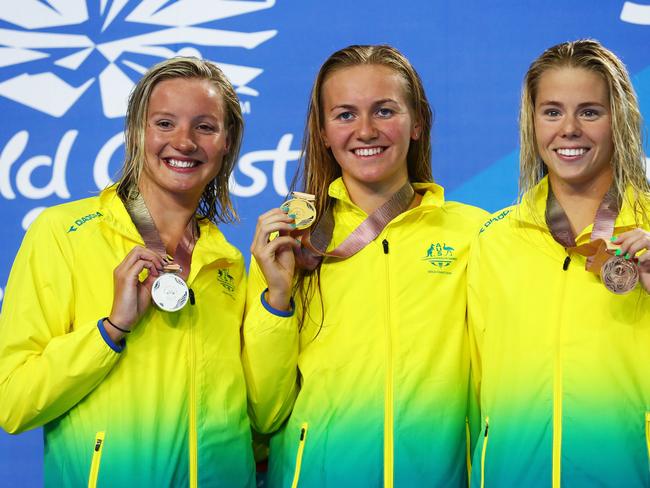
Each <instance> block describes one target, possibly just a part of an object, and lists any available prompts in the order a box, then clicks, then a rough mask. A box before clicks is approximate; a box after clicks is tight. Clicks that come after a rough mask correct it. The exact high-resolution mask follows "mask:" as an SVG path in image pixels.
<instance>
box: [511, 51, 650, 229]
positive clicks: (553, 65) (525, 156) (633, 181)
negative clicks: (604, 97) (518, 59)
mask: <svg viewBox="0 0 650 488" xmlns="http://www.w3.org/2000/svg"><path fill="white" fill-rule="evenodd" d="M560 68H581V69H585V70H587V71H590V72H592V73H596V74H598V75H599V76H600V77H601V78H602V79H603V80H604V81H605V84H606V85H607V89H608V94H609V110H610V113H611V121H612V122H611V124H612V142H613V146H614V152H613V154H612V161H611V165H612V169H613V174H614V186H615V188H616V191H617V193H618V195H619V197H620V198H623V197H624V196H625V194H626V188H627V187H628V186H630V187H631V188H632V190H633V197H632V198H633V201H630V202H627V203H628V204H630V205H631V206H633V208H635V210H637V211H639V210H640V211H641V215H643V218H644V219H646V218H647V217H646V216H647V211H646V208H645V205H644V203H643V198H641V196H642V195H644V194H647V193H648V192H649V191H650V185H648V180H647V178H646V162H645V157H644V154H643V141H642V136H641V127H642V119H641V112H640V110H639V102H638V100H637V97H636V94H635V92H634V88H633V87H632V82H631V81H630V77H629V75H628V72H627V70H626V68H625V65H624V64H623V63H622V62H621V60H620V59H619V58H618V57H617V56H616V55H615V54H614V53H612V52H611V51H610V50H608V49H607V48H605V47H604V46H603V45H602V44H600V43H599V42H598V41H595V40H592V39H582V40H578V41H572V42H563V43H562V44H558V45H556V46H553V47H551V48H549V49H547V50H546V51H544V53H542V55H541V56H540V57H538V58H537V59H536V60H535V61H533V63H532V64H531V65H530V68H529V69H528V72H527V73H526V77H525V78H524V84H523V90H522V94H521V111H520V114H519V136H520V158H519V162H520V164H519V169H520V172H519V200H520V201H521V200H522V199H523V198H524V194H525V193H526V192H527V191H528V190H530V189H531V188H533V187H534V186H535V185H536V184H537V183H538V182H539V181H540V180H541V179H542V178H543V177H544V176H545V175H546V173H547V169H546V165H545V164H544V162H543V161H542V159H541V157H540V155H539V152H538V150H537V139H536V137H535V98H536V97H537V90H538V87H539V81H540V79H541V77H542V75H543V74H544V73H545V72H546V71H548V70H551V69H560Z"/></svg>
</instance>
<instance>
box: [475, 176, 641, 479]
mask: <svg viewBox="0 0 650 488" xmlns="http://www.w3.org/2000/svg"><path fill="white" fill-rule="evenodd" d="M547 193H548V183H547V180H546V179H544V180H543V181H542V182H541V183H540V184H539V185H537V186H536V187H535V188H534V189H533V190H531V192H530V193H529V194H527V195H526V197H525V200H524V203H523V204H521V205H517V206H514V207H510V208H507V209H504V210H503V211H501V212H497V213H495V214H494V215H493V216H492V217H491V218H490V219H489V220H488V221H487V222H486V224H485V225H484V226H483V227H482V229H481V232H480V233H479V236H478V238H477V241H476V243H475V244H474V245H473V246H472V253H471V258H470V263H469V265H468V283H469V292H468V307H469V317H470V338H471V344H472V372H473V378H474V385H475V388H476V391H477V392H479V395H480V406H481V417H482V425H481V427H480V435H479V436H478V437H479V442H478V445H477V448H476V449H475V451H474V457H473V461H474V462H473V467H474V469H473V472H472V486H473V487H475V488H478V487H482V486H485V487H495V486H497V487H500V488H510V487H512V488H514V487H517V488H518V487H522V486H525V487H527V488H535V487H544V488H547V487H553V488H558V487H560V486H562V487H590V486H600V487H611V488H614V487H621V486H625V487H626V488H639V487H646V488H647V487H650V471H649V463H648V455H649V449H650V296H649V295H648V294H647V293H646V292H645V291H644V290H643V288H642V287H641V286H639V287H637V288H636V289H635V290H634V291H633V292H632V293H630V294H628V295H615V294H613V293H611V292H609V291H608V290H607V289H606V288H605V287H604V286H603V284H602V283H601V281H600V278H599V277H598V276H597V275H596V274H594V273H591V272H589V271H586V270H585V258H584V257H583V256H581V255H579V254H577V253H575V252H569V253H567V251H565V249H564V248H563V247H562V246H561V245H560V244H558V243H557V242H556V241H555V240H554V239H553V238H552V236H551V234H550V231H549V230H548V228H547V226H546V223H545V219H544V212H545V208H546V197H547ZM628 197H629V194H628ZM527 201H532V202H533V203H532V204H533V206H534V208H535V212H531V209H530V206H529V205H528V204H527V203H526V202H527ZM636 226H637V225H636V224H635V215H634V213H633V211H632V209H631V208H630V206H629V205H628V203H627V200H626V201H625V203H624V205H623V208H622V210H621V212H620V214H619V216H618V218H617V220H616V222H615V230H614V233H615V235H618V234H620V233H622V232H625V231H627V230H631V229H633V228H635V227H636ZM591 229H592V226H589V227H587V228H586V229H585V230H584V231H583V232H582V233H581V234H580V235H579V236H578V237H577V239H576V241H577V243H578V244H583V243H586V242H588V241H589V240H590V234H591ZM486 424H487V425H486ZM486 433H487V434H486ZM474 434H475V435H476V434H479V432H478V431H476V432H475V433H474ZM482 478H483V479H482Z"/></svg>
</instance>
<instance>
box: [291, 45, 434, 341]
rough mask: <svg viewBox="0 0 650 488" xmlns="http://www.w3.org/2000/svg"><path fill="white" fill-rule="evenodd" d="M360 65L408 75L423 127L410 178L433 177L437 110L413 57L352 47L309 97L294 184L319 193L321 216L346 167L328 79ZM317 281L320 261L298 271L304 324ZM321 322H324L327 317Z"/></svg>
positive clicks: (333, 61)
mask: <svg viewBox="0 0 650 488" xmlns="http://www.w3.org/2000/svg"><path fill="white" fill-rule="evenodd" d="M361 65H371V66H372V65H376V66H385V67H387V68H390V69H392V70H393V71H394V72H395V73H397V74H398V75H399V76H400V78H401V79H402V80H403V82H404V94H405V97H406V101H407V103H408V106H409V109H410V111H411V115H412V117H413V120H414V121H415V122H416V123H417V124H419V126H420V129H421V135H420V137H419V138H418V139H417V140H411V143H410V145H409V149H408V153H407V157H406V162H407V168H408V177H409V181H411V182H429V181H433V177H432V175H431V125H432V123H433V115H432V112H431V107H430V106H429V102H428V100H427V97H426V94H425V92H424V86H423V85H422V80H421V79H420V76H419V75H418V74H417V72H416V71H415V69H414V68H413V66H412V65H411V63H410V62H409V60H408V59H406V57H405V56H404V55H403V54H402V53H400V52H399V51H398V50H397V49H395V48H394V47H391V46H387V45H352V46H348V47H346V48H343V49H341V50H339V51H336V52H335V53H333V54H332V55H331V56H330V57H329V58H327V60H326V61H325V62H324V63H323V65H322V66H321V68H320V70H319V71H318V75H317V76H316V80H315V81H314V85H313V87H312V90H311V96H310V99H309V107H308V111H307V123H306V126H305V132H304V136H303V143H302V147H303V150H304V152H303V155H302V158H301V161H300V166H299V169H298V172H297V173H296V176H295V178H294V181H293V184H292V187H293V188H296V187H301V190H302V191H305V192H307V193H312V194H314V195H316V202H315V206H316V211H317V219H319V218H320V217H321V216H322V215H323V214H324V212H325V211H326V210H327V208H328V206H329V205H331V204H332V202H331V200H330V197H329V195H328V192H327V188H328V187H329V185H330V183H332V182H333V181H334V180H335V179H336V178H338V177H339V176H341V167H340V166H339V164H338V163H337V162H336V159H335V158H334V155H333V154H332V151H331V149H329V148H328V147H327V146H326V145H325V141H324V140H323V137H322V133H323V128H324V121H323V112H322V108H323V100H322V95H323V93H322V91H323V84H324V83H325V81H326V80H327V79H328V78H329V77H330V76H331V75H332V74H333V73H335V72H336V71H338V70H342V69H345V68H350V67H353V66H361ZM299 183H300V184H299ZM317 222H318V220H317V221H316V222H315V223H314V224H313V225H316V223H317ZM314 280H315V281H316V286H317V287H318V289H319V291H320V265H319V266H318V267H317V268H316V269H315V270H314V271H308V270H303V269H300V270H298V272H297V278H296V284H295V289H294V292H295V294H297V295H298V296H299V297H300V300H299V303H300V304H301V306H302V312H301V313H302V314H301V318H300V324H301V327H302V325H303V324H304V319H305V315H306V313H308V308H309V307H308V304H309V301H310V300H311V298H312V295H313V293H312V286H314ZM322 310H323V309H322V302H321V311H322ZM321 318H322V316H321ZM320 322H321V324H322V319H321V321H320ZM319 330H320V329H319Z"/></svg>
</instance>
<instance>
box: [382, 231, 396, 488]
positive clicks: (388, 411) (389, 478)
mask: <svg viewBox="0 0 650 488" xmlns="http://www.w3.org/2000/svg"><path fill="white" fill-rule="evenodd" d="M381 244H382V246H383V248H384V254H385V255H388V250H389V248H388V240H387V239H384V240H383V241H381ZM384 263H385V265H386V325H385V327H386V385H385V390H384V488H393V477H394V466H393V464H394V453H393V442H394V439H393V428H394V425H393V345H392V342H391V339H392V338H391V330H390V284H389V282H388V279H389V277H390V269H389V263H388V256H386V258H385V259H384Z"/></svg>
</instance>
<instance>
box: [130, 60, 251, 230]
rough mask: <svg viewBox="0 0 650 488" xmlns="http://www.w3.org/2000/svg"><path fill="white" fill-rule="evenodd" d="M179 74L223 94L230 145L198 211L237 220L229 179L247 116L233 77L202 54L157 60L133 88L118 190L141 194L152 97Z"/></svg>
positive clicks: (219, 219)
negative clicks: (211, 86)
mask: <svg viewBox="0 0 650 488" xmlns="http://www.w3.org/2000/svg"><path fill="white" fill-rule="evenodd" d="M175 78H184V79H199V80H207V81H209V82H210V83H212V84H213V85H214V86H215V87H216V88H217V89H218V91H219V94H220V95H221V97H222V98H223V102H224V103H223V104H224V109H225V114H224V122H225V127H226V130H227V133H228V142H229V148H228V152H227V154H226V155H225V156H224V158H223V161H222V164H221V169H220V170H219V173H218V174H217V175H216V176H215V177H214V179H213V180H212V181H210V182H209V183H208V185H207V186H206V187H205V189H204V190H203V194H202V195H201V200H200V202H199V206H198V208H197V214H198V216H199V217H201V218H206V219H209V220H213V221H215V222H233V221H234V220H236V219H237V216H236V213H235V211H234V208H233V206H232V201H231V199H230V191H229V189H228V179H229V178H230V174H231V173H232V171H233V169H234V167H235V163H236V162H237V159H238V157H239V150H240V147H241V140H242V136H243V132H244V118H243V116H242V112H241V107H240V105H239V99H238V98H237V95H236V94H235V90H234V88H233V86H232V84H231V83H230V81H228V79H227V78H226V76H225V75H224V74H223V72H222V71H221V70H220V69H219V68H218V67H217V65H215V64H214V63H211V62H210V61H205V60H202V59H198V58H192V57H176V58H171V59H168V60H165V61H162V62H161V63H158V64H156V65H155V66H153V67H152V68H151V69H149V71H147V72H146V73H145V74H144V76H143V77H142V78H141V79H140V81H139V82H138V84H137V85H136V86H135V88H134V89H133V91H132V92H131V95H130V97H129V102H128V108H127V114H126V127H125V139H126V145H125V152H126V158H125V161H124V166H123V167H122V176H121V177H120V179H119V181H118V182H117V194H118V195H119V196H120V198H122V200H124V201H126V200H127V199H131V198H134V197H135V196H136V195H137V194H138V183H139V181H140V175H141V173H142V169H143V167H144V163H145V149H144V148H145V144H144V135H145V129H146V125H147V111H148V109H149V98H150V97H151V93H152V92H153V89H154V88H155V86H156V85H157V84H158V83H160V82H161V81H164V80H170V79H175Z"/></svg>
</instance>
